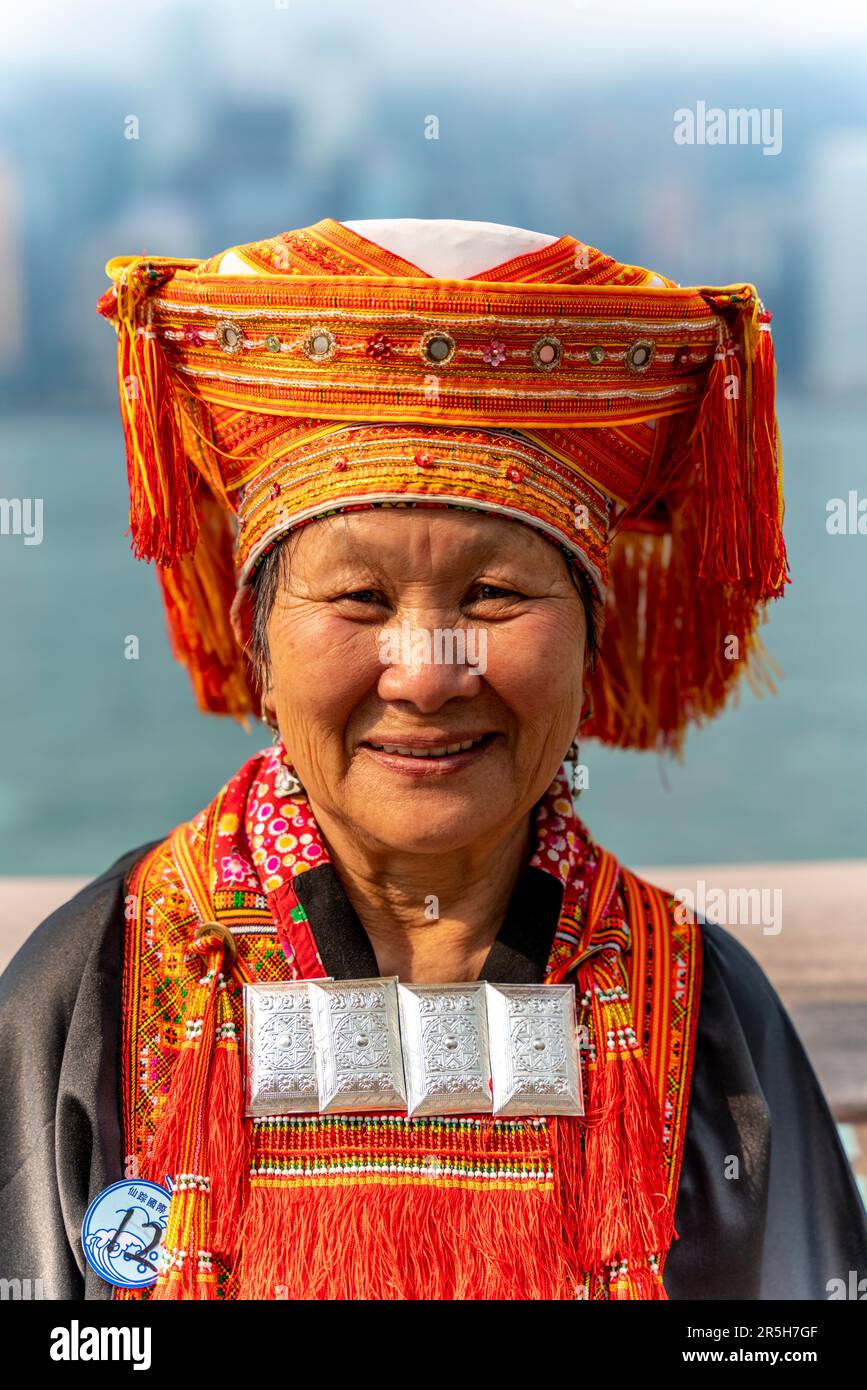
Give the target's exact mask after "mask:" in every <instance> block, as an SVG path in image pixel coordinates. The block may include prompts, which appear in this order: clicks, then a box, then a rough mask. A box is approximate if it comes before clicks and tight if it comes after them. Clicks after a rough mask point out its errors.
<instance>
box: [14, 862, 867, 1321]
mask: <svg viewBox="0 0 867 1390" xmlns="http://www.w3.org/2000/svg"><path fill="white" fill-rule="evenodd" d="M147 848H149V846H143V847H141V848H139V849H137V850H134V851H132V852H131V853H130V854H128V855H125V856H124V857H123V858H122V859H119V860H118V861H117V863H116V864H114V865H113V866H112V867H111V868H110V869H109V870H107V871H106V873H104V874H103V875H102V876H101V877H100V878H98V879H96V880H95V881H94V882H93V883H91V884H89V885H88V886H87V887H86V888H84V889H82V891H81V892H80V893H78V894H77V895H76V897H75V898H73V899H72V901H71V902H69V903H67V904H65V906H63V907H61V908H59V909H58V910H57V912H55V913H53V914H52V916H51V917H49V918H48V919H47V920H46V921H45V922H43V923H42V925H41V926H40V927H39V928H38V929H37V930H36V931H35V932H33V934H32V935H31V936H30V937H29V938H28V940H27V941H26V942H25V943H24V945H23V946H22V948H21V950H20V951H19V952H18V954H17V955H16V956H15V958H14V960H13V961H12V963H11V964H10V966H9V968H8V969H7V970H6V972H5V974H4V975H3V977H2V979H0V1009H2V1014H0V1076H2V1097H0V1135H2V1138H0V1272H2V1275H3V1277H4V1278H5V1279H16V1278H17V1279H21V1280H22V1281H23V1280H27V1279H29V1280H31V1281H35V1280H41V1281H42V1293H43V1296H44V1297H46V1298H53V1299H81V1298H86V1299H105V1298H110V1297H111V1295H112V1289H111V1287H110V1286H109V1285H108V1284H106V1283H105V1282H104V1281H103V1280H102V1279H100V1278H99V1276H98V1275H97V1274H96V1273H95V1272H94V1271H93V1270H92V1269H91V1268H90V1266H89V1265H88V1264H87V1262H86V1261H85V1259H84V1256H83V1253H82V1248H81V1224H82V1221H83V1219H84V1214H85V1211H86V1210H87V1207H88V1205H89V1203H90V1202H91V1200H92V1199H93V1198H94V1197H95V1196H96V1194H97V1193H98V1192H100V1191H101V1190H102V1189H103V1188H104V1187H107V1186H108V1185H109V1183H112V1182H116V1181H118V1180H119V1179H120V1178H122V1177H123V1176H124V1162H123V1139H122V1136H123V1126H122V1119H121V1105H120V1082H119V1077H120V1056H121V970H122V963H123V909H124V877H125V874H126V872H127V871H128V870H129V869H130V868H131V867H132V865H133V864H134V863H135V861H136V860H137V859H138V858H139V857H140V856H141V855H142V854H143V853H144V851H145V849H147ZM298 891H299V896H300V897H302V900H303V902H304V906H305V908H306V910H307V913H308V916H309V918H310V921H311V925H312V927H313V930H314V933H315V936H316V941H317V945H318V947H319V950H320V954H321V956H322V960H323V962H324V964H325V967H326V970H327V971H328V973H329V974H331V975H333V976H334V977H335V978H337V979H359V978H363V977H370V976H373V975H377V974H378V973H379V971H378V969H377V966H376V960H375V957H374V955H373V951H372V948H371V946H370V943H369V941H368V939H367V937H366V935H365V933H364V930H363V928H362V926H361V923H360V922H359V920H358V918H357V917H356V915H355V913H354V911H353V909H352V907H351V906H350V904H349V901H348V899H347V898H346V895H345V893H344V891H343V888H342V885H341V884H340V880H339V878H338V877H337V874H336V873H335V871H334V870H333V868H332V867H331V866H330V865H328V864H325V865H322V866H320V868H318V869H315V870H312V871H310V872H308V873H306V874H304V875H303V876H302V877H301V879H300V880H299V881H298ZM560 894H561V888H560V885H559V884H558V883H557V882H556V880H554V879H553V878H552V877H551V876H550V875H548V874H545V873H544V872H542V871H541V870H538V869H533V868H529V869H527V871H526V873H525V875H524V877H523V879H522V880H521V881H520V883H519V885H518V888H517V890H516V893H515V895H514V897H513V900H512V904H511V906H510V908H509V912H508V913H507V915H506V918H505V920H504V922H503V925H502V927H501V929H500V933H499V936H498V937H497V940H496V941H495V943H494V945H493V946H492V948H491V952H490V954H489V956H488V959H487V960H486V962H485V967H484V970H483V972H482V976H481V978H483V979H484V978H487V979H490V980H500V981H504V980H510V981H514V982H519V981H525V980H526V981H540V980H541V979H542V978H543V973H544V969H545V964H546V961H547V958H548V950H549V947H550V944H551V940H552V938H553V934H554V931H555V928H556V924H557V916H558V909H559V905H560ZM702 932H703V938H704V969H703V977H702V986H701V999H700V1012H699V1017H698V1032H697V1039H696V1054H695V1065H694V1071H693V1078H692V1089H691V1095H690V1101H689V1112H688V1119H687V1131H686V1144H685V1150H684V1156H683V1167H682V1171H681V1178H680V1186H679V1189H678V1195H677V1206H676V1211H675V1224H676V1228H677V1231H678V1234H679V1237H680V1239H679V1240H677V1241H675V1242H674V1244H673V1245H672V1248H671V1250H670V1253H669V1256H668V1260H667V1263H666V1265H665V1270H664V1284H665V1288H666V1292H667V1293H668V1296H669V1298H670V1299H732V1298H746V1299H773V1298H783V1299H821V1300H824V1299H827V1298H828V1296H829V1288H828V1281H829V1280H837V1279H839V1280H842V1281H843V1282H844V1284H845V1285H846V1286H848V1287H851V1286H852V1285H851V1272H853V1271H854V1273H855V1276H856V1278H857V1279H863V1278H865V1276H867V1220H865V1214H864V1208H863V1205H862V1203H861V1199H860V1196H859V1193H858V1189H857V1187H856V1185H855V1181H854V1178H853V1176H852V1172H851V1169H850V1167H849V1163H848V1162H847V1159H846V1156H845V1154H844V1152H843V1148H842V1145H841V1143H840V1139H839V1136H838V1134H837V1131H836V1128H835V1126H834V1122H833V1120H832V1118H831V1114H830V1112H829V1110H828V1106H827V1103H826V1101H825V1098H824V1096H823V1094H822V1091H821V1089H820V1087H819V1083H818V1081H817V1079H816V1076H815V1073H814V1071H813V1069H812V1067H811V1065H810V1063H809V1061H808V1059H807V1057H806V1055H805V1053H804V1050H803V1047H802V1046H801V1043H800V1040H799V1038H798V1036H797V1034H796V1033H795V1030H794V1028H793V1026H792V1023H791V1021H790V1019H789V1017H788V1015H787V1014H786V1012H785V1010H784V1009H783V1006H782V1004H781V1003H780V1000H779V998H778V997H777V995H776V993H775V992H774V990H773V989H772V987H771V985H770V983H769V982H768V980H767V978H766V976H765V975H764V974H763V972H762V971H761V969H760V968H759V966H758V965H757V964H756V962H755V960H753V958H752V956H750V955H749V953H748V952H747V951H745V950H744V948H743V947H742V946H741V945H740V944H739V943H738V942H737V941H735V939H734V938H733V937H732V936H730V935H729V934H728V933H727V932H726V931H724V930H723V929H722V928H720V927H717V926H713V925H704V926H703V928H702ZM731 1156H734V1157H736V1158H737V1159H738V1168H739V1172H740V1176H739V1177H737V1178H733V1177H727V1176H726V1173H727V1171H728V1172H731V1169H732V1166H733V1165H732V1164H731Z"/></svg>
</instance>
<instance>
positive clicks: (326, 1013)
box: [310, 976, 406, 1114]
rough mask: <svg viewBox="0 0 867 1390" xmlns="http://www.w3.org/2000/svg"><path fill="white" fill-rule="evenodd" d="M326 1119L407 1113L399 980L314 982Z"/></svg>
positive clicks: (321, 1104) (317, 1048)
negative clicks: (352, 1113) (353, 1113)
mask: <svg viewBox="0 0 867 1390" xmlns="http://www.w3.org/2000/svg"><path fill="white" fill-rule="evenodd" d="M310 1004H311V1010H312V1018H313V1042H314V1050H315V1054H316V1075H317V1078H318V1081H319V1109H320V1112H321V1113H322V1114H328V1113H333V1112H334V1111H341V1110H404V1109H405V1108H406V1086H405V1083H404V1076H403V1058H402V1056H401V1047H400V1025H399V1022H398V1003H397V977H396V976H386V977H384V978H381V979H373V980H334V981H331V982H327V983H326V982H323V981H313V980H311V981H310Z"/></svg>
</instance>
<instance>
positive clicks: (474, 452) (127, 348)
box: [99, 218, 788, 748]
mask: <svg viewBox="0 0 867 1390" xmlns="http://www.w3.org/2000/svg"><path fill="white" fill-rule="evenodd" d="M360 225H362V226H364V227H365V228H366V229H367V230H368V231H370V232H371V236H366V235H362V234H360V233H359V232H358V231H356V230H354V228H353V226H347V225H344V224H341V223H339V222H335V221H334V220H332V219H331V218H325V219H323V220H322V221H321V222H318V223H316V224H315V225H314V226H312V227H308V228H305V229H302V230H299V231H294V232H287V233H284V234H282V235H280V236H276V237H274V238H272V239H271V240H269V241H263V242H254V243H252V244H250V245H248V246H241V247H236V248H234V250H232V251H230V252H226V253H224V254H222V255H219V256H216V257H214V258H212V259H211V260H207V261H190V260H171V259H165V258H153V257H151V258H121V259H118V260H114V261H111V262H110V263H109V265H108V267H107V271H108V274H109V276H110V278H111V280H112V282H113V284H112V288H111V289H110V290H109V291H107V292H106V294H105V295H103V297H102V299H101V300H100V302H99V310H100V312H101V313H102V314H103V315H104V316H105V317H106V318H108V319H110V320H112V321H113V322H114V324H115V326H116V329H117V334H118V371H119V389H120V404H121V416H122V420H123V426H124V434H125V438H126V448H127V465H128V474H129V483H130V500H131V508H130V522H131V534H132V543H133V548H134V550H135V553H136V554H137V555H139V556H141V557H144V558H146V559H152V560H154V561H155V562H156V565H157V569H158V573H159V577H160V582H161V585H162V590H163V595H164V598H165V602H166V607H167V611H168V615H169V622H170V628H171V633H172V640H173V645H174V650H175V653H176V655H177V656H178V658H179V659H180V660H181V661H182V662H183V663H184V664H185V666H186V667H187V669H188V671H189V673H190V676H191V679H192V682H193V686H194V688H195V691H196V695H197V698H198V701H199V704H200V706H201V707H202V708H203V709H205V710H210V711H213V712H215V713H228V714H232V715H235V716H236V717H243V716H244V715H245V714H246V713H248V712H251V711H252V712H258V708H259V699H258V696H257V694H256V690H255V685H254V682H253V679H252V672H251V670H250V668H249V665H248V662H247V658H246V655H245V653H244V651H243V649H242V647H241V646H240V645H239V643H238V641H237V640H236V638H235V636H234V634H233V628H232V623H231V620H230V613H231V610H232V608H233V605H234V606H235V607H236V608H238V607H240V606H242V605H243V603H244V601H245V596H246V594H247V592H248V589H247V584H248V581H249V579H250V576H251V574H252V573H253V571H254V570H255V567H256V565H257V563H258V561H259V560H260V559H261V558H262V556H263V555H264V554H265V553H266V552H267V551H268V549H269V548H270V547H271V546H273V544H274V543H275V541H276V540H277V539H278V538H279V537H280V536H281V535H283V534H285V532H286V531H287V530H289V529H291V528H292V527H294V526H298V525H301V524H304V523H305V522H307V521H311V520H314V519H316V518H317V517H321V516H323V515H325V514H327V513H329V512H333V511H340V510H346V509H348V508H352V507H358V506H371V505H381V506H385V505H401V504H404V505H405V504H415V505H419V504H424V503H427V504H431V505H438V506H443V505H445V506H460V507H470V508H472V509H477V510H482V511H489V512H493V513H497V514H500V515H503V516H507V517H512V518H514V519H517V520H520V521H523V522H525V523H527V524H529V525H531V526H534V527H536V528H538V529H539V530H541V531H542V532H543V533H544V534H546V535H547V536H548V537H550V538H551V540H552V541H554V542H555V543H558V544H560V545H561V546H562V547H563V548H564V550H565V551H566V552H567V554H569V555H570V556H571V557H573V558H574V559H575V560H576V561H578V562H579V563H581V564H582V565H583V566H584V567H585V568H586V569H587V570H588V572H589V574H590V576H591V577H592V580H593V582H594V584H595V586H596V589H597V592H598V593H599V596H600V598H601V599H604V602H605V627H604V633H603V638H602V645H601V652H600V659H599V661H598V662H597V664H596V668H595V671H594V673H593V675H592V678H591V687H590V697H591V705H592V713H591V716H590V718H589V720H588V721H587V722H586V723H585V725H584V726H583V730H582V732H583V735H584V736H585V737H594V736H595V737H597V738H600V739H602V740H603V741H605V742H608V743H613V744H618V745H620V746H623V747H634V748H654V747H657V748H658V747H671V748H677V747H678V746H679V745H680V743H681V742H682V738H683V734H684V731H685V729H686V727H687V725H688V724H689V723H690V722H700V721H701V720H703V719H705V718H708V717H710V716H712V715H714V714H715V713H717V711H718V710H719V709H720V708H721V707H722V706H723V704H724V703H725V701H726V699H727V697H728V695H729V694H730V692H731V690H732V689H733V688H734V686H735V685H736V683H737V680H738V677H739V675H740V674H741V673H742V672H743V671H744V670H749V671H750V674H751V676H752V677H753V679H754V680H755V679H756V678H758V679H759V680H765V681H766V682H768V683H769V681H768V677H767V675H766V671H765V668H764V665H763V662H762V656H761V643H760V642H759V639H758V635H757V627H758V624H759V622H760V621H761V617H762V612H763V608H764V605H765V604H766V602H767V601H768V600H769V599H771V598H775V597H778V596H779V595H780V594H781V593H782V590H783V588H784V586H785V584H786V583H787V582H788V576H787V562H786V552H785V546H784V543H783V535H782V513H783V503H782V475H781V458H780V448H779V439H778V432H777V423H776V415H775V407H774V384H775V368H774V357H773V346H772V340H771V334H770V318H771V316H770V314H769V313H768V312H767V311H766V310H765V309H764V306H763V305H762V302H761V300H760V299H759V297H758V294H757V292H756V290H755V288H754V287H753V286H752V285H749V284H736V285H728V286H725V287H722V288H713V287H707V286H703V287H697V288H681V287H680V286H678V285H676V284H675V283H674V282H673V281H671V280H668V279H665V278H664V277H662V276H659V275H656V274H654V273H653V272H651V271H647V270H643V269H641V268H639V267H637V266H629V265H620V264H618V263H617V262H616V261H614V260H613V259H612V258H611V257H609V256H606V255H603V254H602V253H601V252H599V251H595V250H593V249H592V248H591V247H589V246H586V245H584V244H583V243H581V242H579V241H576V240H575V238H573V237H571V236H562V237H559V238H552V237H546V236H542V235H540V234H537V233H532V232H526V231H524V230H522V229H516V228H502V227H497V226H495V225H493V224H488V223H462V222H430V223H425V222H415V221H413V220H410V219H400V220H397V221H394V222H387V223H382V224H360ZM374 232H376V234H377V235H379V236H380V237H381V239H382V240H383V241H386V242H387V243H388V246H389V247H390V248H391V249H386V247H384V246H382V245H380V244H378V243H377V241H376V240H374V239H373V234H374ZM425 243H427V249H426V250H425ZM396 247H397V248H399V251H400V253H399V251H398V249H394V248H396ZM413 248H416V249H415V250H413ZM418 248H420V250H419V249H418ZM411 252H412V253H413V254H416V255H418V259H419V260H420V261H422V262H423V263H427V264H428V265H432V264H433V265H434V266H435V269H436V270H437V271H438V272H439V273H437V274H434V273H432V272H431V271H430V270H427V269H422V268H420V266H419V265H416V264H414V263H413V261H412V260H410V259H406V258H405V256H404V254H403V253H406V254H407V255H408V254H410V253H411ZM504 256H505V258H504ZM498 257H499V259H498ZM485 265H488V267H489V268H487V269H485V268H484V267H485ZM470 266H472V267H473V269H472V273H470V271H469V267H470ZM446 275H448V276H449V278H444V277H445V276H446ZM459 277H460V278H459Z"/></svg>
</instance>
